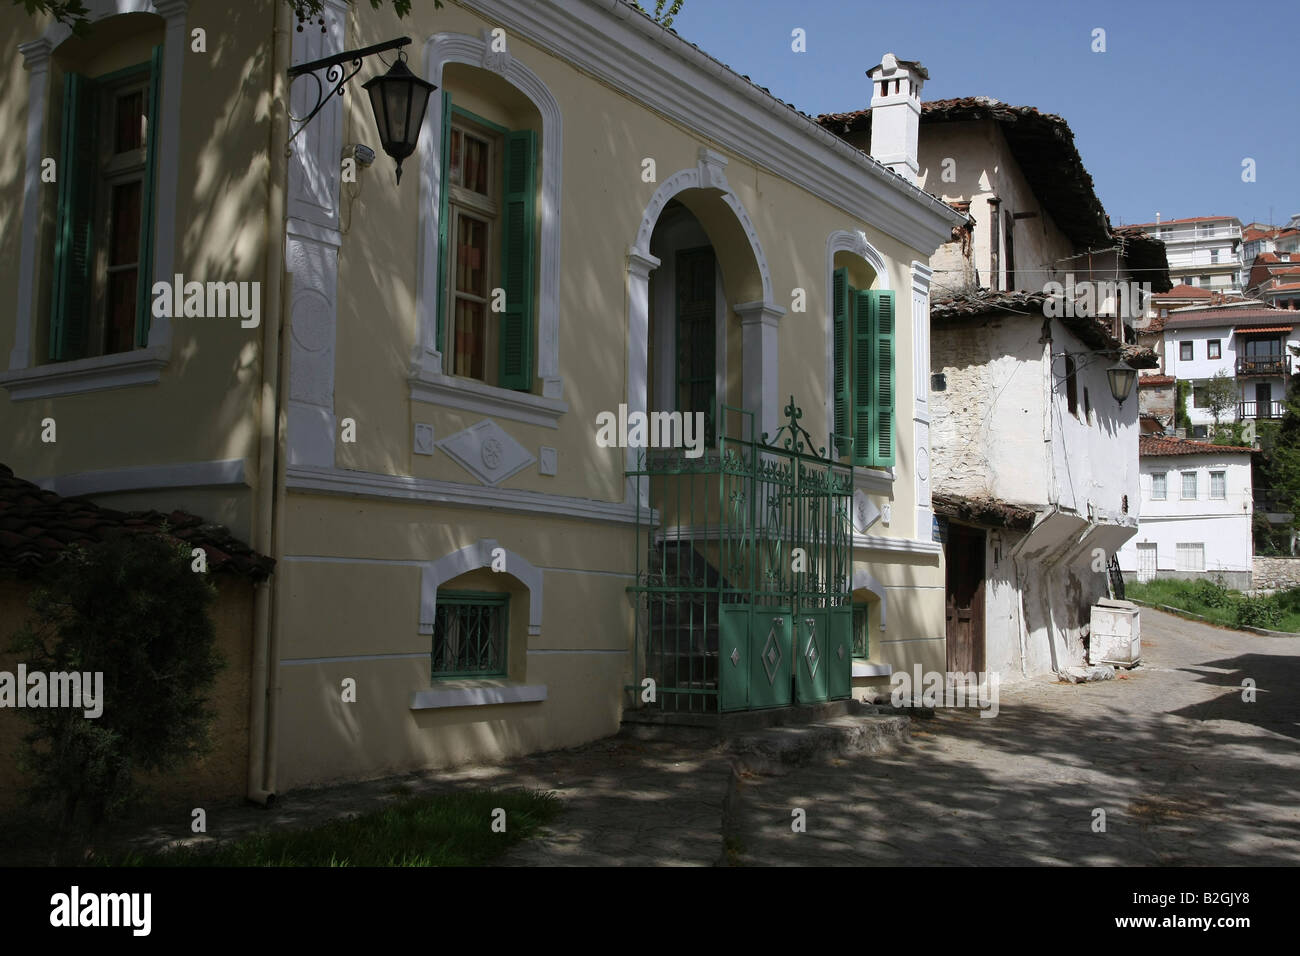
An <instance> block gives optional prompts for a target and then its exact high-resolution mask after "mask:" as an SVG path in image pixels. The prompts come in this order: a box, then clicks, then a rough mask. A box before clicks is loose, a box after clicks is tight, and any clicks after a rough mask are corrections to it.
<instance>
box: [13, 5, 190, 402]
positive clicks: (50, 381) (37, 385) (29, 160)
mask: <svg viewBox="0 0 1300 956" xmlns="http://www.w3.org/2000/svg"><path fill="white" fill-rule="evenodd" d="M187 9H188V5H187V4H185V3H163V4H161V5H157V4H155V5H154V11H155V12H157V13H158V14H159V15H161V16H162V18H163V21H164V26H163V63H162V75H161V76H160V77H159V104H158V106H159V108H158V152H157V156H158V166H157V168H156V169H155V171H154V207H153V215H154V222H153V227H154V232H153V256H154V258H153V274H154V275H155V276H170V275H172V274H173V273H174V271H175V269H174V268H173V263H174V259H175V253H176V206H177V203H176V192H177V183H178V181H179V178H180V155H181V149H180V114H181V76H182V67H183V65H184V62H185V55H186V53H187V52H188V48H189V43H190V37H189V32H188V30H187V29H186V11H187ZM91 10H92V12H91V14H90V18H91V20H92V21H98V20H101V19H104V18H106V17H112V16H116V15H119V14H125V13H137V12H139V10H140V3H139V2H138V0H104V2H101V3H96V4H92V5H91ZM71 35H72V28H71V27H69V26H67V25H65V24H61V23H51V24H49V25H48V26H47V27H46V28H45V30H44V31H43V32H42V34H41V35H40V36H39V37H37V38H35V39H33V40H31V41H29V42H27V43H20V44H18V50H19V52H20V53H21V54H22V56H23V60H24V63H25V65H26V67H27V72H28V75H27V131H26V132H27V140H26V149H27V153H26V169H27V170H28V171H29V174H28V175H27V176H26V177H25V179H24V185H23V198H22V225H21V229H22V232H21V240H20V252H19V262H18V277H19V278H18V282H17V289H18V296H17V308H16V310H15V313H16V314H15V333H14V347H13V350H12V351H11V352H10V354H9V370H8V371H0V388H4V389H6V390H7V391H8V392H9V398H10V400H11V401H25V400H29V399H38V398H54V397H58V396H60V395H74V394H78V393H81V392H93V391H100V390H102V389H111V388H124V387H127V386H131V385H156V384H157V383H158V382H159V381H160V380H161V378H162V370H163V369H164V368H166V366H167V363H168V361H169V360H170V358H171V344H172V334H171V320H169V319H165V318H158V317H156V316H155V317H153V318H152V319H151V320H150V323H149V344H148V346H146V347H145V348H136V349H133V350H132V351H129V352H115V353H112V354H110V355H96V356H91V357H89V358H83V359H74V360H72V361H70V362H53V363H46V364H44V365H37V364H36V361H35V359H36V347H35V344H36V343H35V337H36V334H37V331H38V323H37V322H36V298H37V297H36V287H35V277H36V271H37V269H36V259H37V256H38V255H39V252H38V241H37V240H38V231H40V230H39V228H38V227H39V224H40V219H41V215H42V203H43V202H44V201H45V193H46V191H47V189H48V185H46V184H42V183H41V181H40V177H39V176H38V175H35V174H32V173H31V172H30V171H31V170H39V169H40V168H41V161H42V159H43V158H44V151H43V147H44V143H45V140H46V135H47V127H48V125H49V124H51V123H58V122H59V117H58V115H57V114H56V113H55V112H54V110H53V109H52V108H51V106H50V55H51V54H52V53H53V52H54V50H55V48H56V47H58V46H59V44H61V43H62V42H63V41H64V40H66V39H68V38H69V37H70V36H71Z"/></svg>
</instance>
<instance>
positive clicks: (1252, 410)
mask: <svg viewBox="0 0 1300 956" xmlns="http://www.w3.org/2000/svg"><path fill="white" fill-rule="evenodd" d="M1283 411H1284V409H1283V407H1282V403H1281V402H1276V401H1275V402H1238V403H1237V418H1238V419H1239V420H1240V419H1243V418H1281V417H1282V414H1283Z"/></svg>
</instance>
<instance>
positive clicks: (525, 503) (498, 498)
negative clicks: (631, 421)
mask: <svg viewBox="0 0 1300 956" xmlns="http://www.w3.org/2000/svg"><path fill="white" fill-rule="evenodd" d="M632 480H634V479H629V481H632ZM285 485H286V487H287V488H288V489H289V490H290V491H298V492H310V493H315V494H328V495H349V496H353V497H359V498H377V499H388V500H391V499H396V500H402V501H420V502H424V503H427V504H433V505H444V506H448V507H461V508H484V509H487V510H489V511H503V512H510V513H515V514H530V515H547V516H549V517H567V518H584V519H586V520H588V521H607V522H613V523H615V524H635V523H636V521H637V510H636V508H635V507H634V506H632V505H629V504H628V503H627V502H623V501H617V502H616V501H596V500H593V499H590V498H573V497H569V496H566V495H551V494H544V493H542V492H537V491H522V490H520V489H517V488H492V487H484V486H483V485H470V484H463V483H461V482H455V481H440V480H437V479H432V478H412V477H410V476H407V475H385V474H380V473H378V472H369V471H351V470H349V469H345V468H323V467H319V466H312V465H296V466H290V467H289V469H288V471H287V472H286V478H285ZM640 520H641V521H643V522H646V521H649V522H654V521H657V520H658V515H657V513H656V512H653V511H649V510H647V509H644V508H643V509H642V510H641V517H640Z"/></svg>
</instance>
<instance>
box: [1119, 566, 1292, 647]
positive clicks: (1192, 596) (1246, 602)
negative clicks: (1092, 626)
mask: <svg viewBox="0 0 1300 956" xmlns="http://www.w3.org/2000/svg"><path fill="white" fill-rule="evenodd" d="M1125 593H1126V595H1127V596H1128V597H1131V598H1135V599H1136V600H1138V601H1144V602H1146V603H1147V604H1166V605H1168V606H1169V607H1176V608H1179V609H1180V610H1183V611H1188V612H1190V613H1192V614H1199V615H1200V616H1201V617H1204V618H1206V619H1207V620H1209V621H1212V622H1213V623H1215V624H1220V625H1222V626H1223V627H1235V628H1241V627H1261V628H1265V629H1267V630H1271V631H1289V632H1291V633H1293V634H1294V633H1297V632H1300V588H1292V589H1290V590H1288V591H1278V592H1277V593H1276V594H1270V595H1268V596H1267V597H1251V596H1249V595H1246V594H1243V593H1242V592H1240V591H1234V590H1233V589H1231V588H1225V587H1223V586H1222V585H1221V584H1216V583H1215V582H1214V581H1211V580H1210V579H1208V578H1201V579H1198V580H1195V581H1179V580H1175V579H1173V578H1159V579H1157V580H1154V581H1147V582H1145V583H1143V582H1140V581H1133V582H1126V584H1125Z"/></svg>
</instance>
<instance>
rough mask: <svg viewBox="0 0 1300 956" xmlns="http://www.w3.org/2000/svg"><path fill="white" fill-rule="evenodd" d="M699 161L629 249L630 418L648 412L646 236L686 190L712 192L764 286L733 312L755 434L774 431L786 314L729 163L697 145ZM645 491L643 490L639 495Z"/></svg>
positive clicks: (669, 188)
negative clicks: (779, 343)
mask: <svg viewBox="0 0 1300 956" xmlns="http://www.w3.org/2000/svg"><path fill="white" fill-rule="evenodd" d="M698 156H699V159H698V161H697V162H696V164H695V167H694V168H688V169H682V170H678V171H677V172H675V173H673V174H672V175H671V176H669V177H668V178H667V179H665V180H664V181H663V182H662V183H661V184H660V185H659V188H658V189H656V190H655V193H654V195H653V196H652V197H650V202H649V203H648V204H647V205H646V208H645V212H644V213H643V214H642V216H641V224H640V225H639V226H638V227H637V231H636V239H635V240H634V242H633V243H632V245H631V246H630V247H629V248H628V253H627V277H628V340H627V372H628V376H627V407H628V414H629V415H630V414H631V413H632V412H634V411H641V412H644V411H646V395H647V391H646V389H647V387H648V381H647V375H648V368H649V358H650V273H651V272H652V271H654V270H655V269H656V268H658V266H659V260H658V259H657V258H656V257H655V256H653V255H651V253H650V237H651V236H652V235H653V234H654V229H655V224H656V223H657V222H658V221H659V215H660V213H662V212H663V210H664V206H666V205H668V200H670V199H672V198H673V197H674V196H676V195H677V194H678V193H680V192H683V191H684V190H687V189H715V190H718V191H719V192H720V193H721V197H720V198H721V199H722V201H723V202H724V203H726V205H727V208H728V209H730V210H731V212H732V214H733V215H734V216H735V217H736V221H737V222H738V223H739V224H740V227H741V229H742V230H744V233H745V237H746V239H747V240H748V241H749V249H750V252H751V254H752V255H753V257H754V262H755V264H756V265H757V267H758V274H759V279H760V280H761V282H762V289H763V298H762V299H761V300H759V301H757V302H743V303H733V304H732V307H733V308H734V309H735V310H736V312H737V313H738V314H739V315H740V317H741V325H742V327H743V332H742V338H741V348H742V352H743V355H742V359H743V369H742V391H743V394H744V396H745V405H746V406H747V407H751V406H752V410H753V411H754V412H755V413H756V416H757V419H756V424H757V427H758V430H759V432H763V431H767V432H769V433H774V432H775V431H776V412H777V408H778V407H779V406H778V398H777V356H776V323H777V320H778V319H779V318H780V317H781V316H782V315H784V314H785V309H784V308H782V307H781V306H779V305H777V304H776V303H775V302H773V301H772V274H771V270H770V269H769V268H768V264H767V256H766V255H765V254H764V253H763V245H762V243H761V242H760V241H759V239H758V230H757V229H755V228H754V223H753V221H752V220H751V219H750V218H749V213H748V212H746V210H745V206H744V204H743V203H741V201H740V199H739V198H738V197H737V196H736V194H735V193H733V192H732V191H731V186H730V184H729V183H728V182H727V175H726V172H725V170H726V166H727V158H726V157H725V156H723V155H722V154H721V153H719V152H717V151H715V150H712V149H709V148H708V147H706V146H701V147H700V149H699V153H698ZM635 467H636V449H633V448H629V449H628V450H627V468H628V470H629V471H631V470H633V469H634V468H635ZM634 485H635V483H634V482H633V481H632V480H629V481H628V493H627V500H628V502H629V503H630V502H632V498H633V488H634ZM645 490H646V489H645V488H643V489H642V491H643V496H644V492H645Z"/></svg>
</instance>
